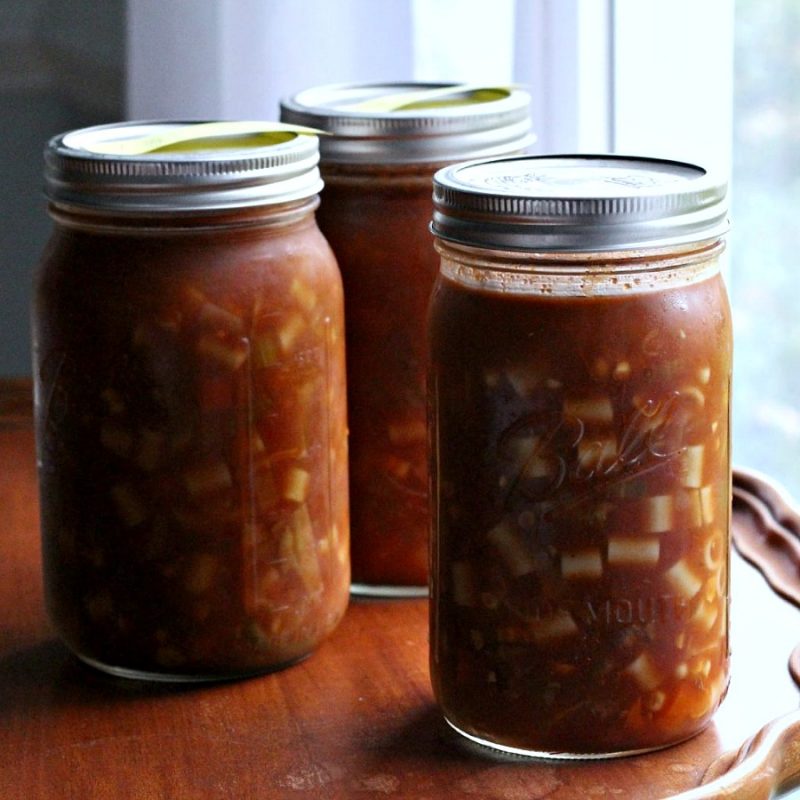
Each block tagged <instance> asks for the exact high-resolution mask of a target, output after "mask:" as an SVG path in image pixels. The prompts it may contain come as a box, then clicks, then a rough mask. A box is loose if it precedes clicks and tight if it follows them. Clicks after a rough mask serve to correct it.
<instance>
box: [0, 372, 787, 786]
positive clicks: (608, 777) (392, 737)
mask: <svg viewBox="0 0 800 800" xmlns="http://www.w3.org/2000/svg"><path fill="white" fill-rule="evenodd" d="M23 389H24V387H23ZM4 397H5V398H6V400H8V391H6V394H5V395H4V394H3V392H2V391H0V405H2V398H4ZM27 405H29V404H27ZM26 407H27V406H26V403H25V402H24V398H23V402H22V405H20V404H19V403H17V402H14V403H10V402H9V404H8V405H7V408H11V409H13V417H14V419H13V422H12V420H11V416H12V414H10V415H9V417H8V418H7V424H0V512H2V520H3V522H2V527H1V528H0V798H3V800H17V798H19V799H20V800H22V799H23V798H24V799H25V800H45V799H46V800H62V799H67V798H76V800H77V798H80V800H110V798H114V800H117V799H118V798H136V800H138V799H139V798H143V799H144V800H149V799H150V798H181V800H192V799H193V798H198V800H199V799H200V798H202V799H203V800H215V799H216V798H220V800H222V799H223V798H236V799H237V800H248V798H270V799H272V798H277V799H278V800H282V799H283V798H298V799H299V800H302V798H314V800H317V798H320V799H321V800H327V799H328V798H330V799H331V800H338V799H339V798H342V799H343V800H344V798H348V799H354V800H360V799H361V798H364V799H365V800H369V799H370V798H397V799H398V800H405V798H414V800H426V799H430V800H441V799H448V800H449V798H459V800H463V799H464V798H476V800H478V799H480V800H495V799H496V800H501V799H502V800H535V798H550V799H552V800H576V799H577V798H582V799H583V798H594V797H613V798H618V799H620V800H625V799H626V798H632V799H634V798H635V800H649V799H650V798H652V799H653V800H655V799H656V798H664V797H669V796H672V795H675V794H677V793H680V792H683V794H681V795H679V796H680V797H681V798H682V800H700V799H701V798H703V799H705V798H722V797H737V798H740V797H741V798H746V800H760V798H767V797H769V795H770V792H771V791H772V789H773V787H774V786H776V785H778V784H779V783H781V782H782V781H784V780H787V779H791V776H792V775H794V774H795V773H796V772H797V770H798V768H799V767H798V758H797V753H798V748H799V747H800V745H798V741H800V721H799V720H798V718H797V716H796V715H794V716H793V715H792V714H791V713H790V712H792V710H793V709H795V708H796V707H797V697H796V693H795V691H794V687H793V684H792V682H791V678H790V677H789V675H788V671H787V669H786V659H787V657H788V655H789V652H790V650H791V647H792V646H793V645H794V644H795V643H796V641H797V638H798V637H797V632H798V626H797V622H798V620H800V617H798V616H797V614H798V612H797V609H795V608H794V607H792V606H790V605H789V604H787V603H784V602H783V601H782V600H780V599H778V598H777V597H776V596H775V594H774V593H773V592H771V591H770V590H769V589H768V587H767V585H766V583H765V582H764V581H763V580H762V579H761V576H760V575H759V574H758V573H756V572H755V571H754V570H753V569H752V568H750V567H749V566H748V565H747V564H745V562H744V561H742V560H741V559H740V558H735V559H734V562H735V563H734V586H735V589H734V591H735V590H736V584H737V581H739V582H740V585H741V588H742V589H743V591H745V592H746V593H747V612H748V615H749V616H748V615H745V614H742V615H741V617H742V618H741V620H734V629H733V633H732V636H733V641H734V659H733V673H734V680H733V683H732V686H731V691H730V693H729V696H728V698H727V699H726V701H725V703H724V704H723V708H722V709H721V711H720V713H719V714H718V717H717V721H716V722H715V724H713V725H712V726H711V727H709V728H708V729H707V730H706V731H704V732H703V733H702V734H700V735H699V736H697V737H695V738H694V739H692V740H691V741H689V742H686V743H684V744H682V745H679V746H677V747H673V748H670V749H667V750H662V751H660V752H657V753H653V754H650V755H647V756H640V757H634V758H626V759H618V760H612V761H585V762H542V761H538V762H537V761H530V760H523V759H504V758H498V757H496V756H493V755H491V754H489V753H488V752H486V751H480V750H478V749H476V748H474V747H471V746H467V745H465V744H463V743H462V742H461V741H460V740H456V738H455V737H454V735H453V734H451V733H450V732H449V731H448V729H447V728H446V726H445V725H444V724H443V723H442V721H441V719H440V716H439V713H438V711H437V709H436V706H435V704H434V701H433V697H432V694H431V689H430V683H429V680H428V671H427V603H426V601H424V600H408V601H374V602H369V601H358V602H355V601H354V602H352V603H351V606H350V609H349V610H348V613H347V615H346V617H345V620H344V622H343V623H342V625H341V626H340V628H339V629H337V631H336V632H335V633H334V635H333V636H332V637H331V638H330V639H329V640H328V641H327V642H325V643H324V644H323V645H322V646H321V647H320V648H319V650H318V651H317V652H316V653H314V654H313V655H312V656H311V657H310V658H308V659H307V660H306V661H304V662H302V663H300V664H298V665H296V666H294V667H292V668H290V669H287V670H284V671H283V672H279V673H275V674H271V675H264V676H261V677H258V678H252V679H249V680H244V681H238V682H230V683H217V684H204V685H199V686H197V685H194V686H169V685H162V684H151V683H142V682H131V681H126V680H122V679H115V678H111V677H109V676H106V675H103V674H101V673H98V672H96V671H94V670H92V669H90V668H88V667H85V666H83V665H82V664H81V663H80V662H78V661H77V660H76V659H75V658H73V656H72V655H71V654H70V653H69V652H68V651H67V650H66V649H65V648H64V647H63V646H62V645H61V644H60V643H59V641H58V640H57V639H56V638H55V636H54V634H53V632H52V630H51V629H50V627H49V625H48V623H47V620H46V616H45V612H44V607H43V600H42V585H41V578H40V567H39V557H40V551H39V542H38V535H39V534H38V512H37V502H36V483H35V459H34V451H33V436H32V432H31V426H30V419H29V414H28V412H26V411H25V410H24V409H25V408H26ZM26 415H27V416H26ZM746 514H747V512H742V511H738V512H737V525H739V524H750V525H751V524H754V521H753V518H752V517H749V516H747V515H746ZM735 609H736V605H735V604H734V612H733V616H734V617H735V616H736V610H735ZM746 616H747V617H748V618H747V619H745V617H746ZM767 618H768V619H770V620H772V621H773V622H774V623H775V624H776V625H778V626H779V627H778V629H777V631H778V632H777V633H775V634H774V636H773V637H772V638H769V639H765V640H764V643H760V642H759V640H758V635H759V633H760V629H757V628H758V625H760V624H762V623H763V620H764V619H767ZM737 626H738V627H737ZM754 629H756V630H755V632H754ZM754 650H757V652H754ZM754 681H756V682H757V683H758V685H756V686H754V685H753V683H754ZM754 689H755V690H757V691H758V692H759V693H760V700H759V702H758V703H754V702H753V691H754ZM776 718H777V719H776ZM704 781H705V784H706V785H702V784H703V783H704Z"/></svg>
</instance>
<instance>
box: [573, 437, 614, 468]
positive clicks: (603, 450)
mask: <svg viewBox="0 0 800 800" xmlns="http://www.w3.org/2000/svg"><path fill="white" fill-rule="evenodd" d="M616 458H617V440H616V439H615V438H613V437H607V438H603V439H588V438H584V439H581V440H580V442H578V467H579V469H580V472H581V473H582V474H585V473H587V472H592V471H596V470H602V469H605V468H608V467H610V466H611V465H612V464H613V463H614V461H615V460H616Z"/></svg>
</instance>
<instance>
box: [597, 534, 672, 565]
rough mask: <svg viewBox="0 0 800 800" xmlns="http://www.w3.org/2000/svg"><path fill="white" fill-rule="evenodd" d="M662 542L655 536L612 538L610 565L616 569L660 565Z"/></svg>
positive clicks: (609, 555)
mask: <svg viewBox="0 0 800 800" xmlns="http://www.w3.org/2000/svg"><path fill="white" fill-rule="evenodd" d="M660 555H661V542H660V540H659V539H658V538H657V537H655V536H610V537H609V539H608V563H609V565H610V566H615V567H652V566H655V565H656V564H658V560H659V557H660Z"/></svg>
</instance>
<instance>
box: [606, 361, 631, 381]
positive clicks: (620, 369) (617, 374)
mask: <svg viewBox="0 0 800 800" xmlns="http://www.w3.org/2000/svg"><path fill="white" fill-rule="evenodd" d="M630 376H631V365H630V363H629V362H627V361H618V362H617V363H616V364H615V365H614V371H613V372H612V373H611V377H612V378H613V379H614V380H615V381H624V380H627V379H628V378H630Z"/></svg>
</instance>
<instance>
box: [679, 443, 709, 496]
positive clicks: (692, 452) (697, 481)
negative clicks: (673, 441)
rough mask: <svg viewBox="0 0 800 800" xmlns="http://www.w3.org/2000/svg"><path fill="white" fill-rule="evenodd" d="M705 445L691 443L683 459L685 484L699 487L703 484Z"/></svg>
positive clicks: (690, 486)
mask: <svg viewBox="0 0 800 800" xmlns="http://www.w3.org/2000/svg"><path fill="white" fill-rule="evenodd" d="M704 451H705V448H704V447H703V445H701V444H700V445H690V446H689V447H687V448H686V449H685V450H684V452H683V457H682V459H681V482H682V483H683V485H684V486H686V487H689V488H692V489H699V488H700V487H701V486H702V485H703V455H704Z"/></svg>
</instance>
